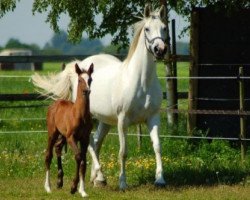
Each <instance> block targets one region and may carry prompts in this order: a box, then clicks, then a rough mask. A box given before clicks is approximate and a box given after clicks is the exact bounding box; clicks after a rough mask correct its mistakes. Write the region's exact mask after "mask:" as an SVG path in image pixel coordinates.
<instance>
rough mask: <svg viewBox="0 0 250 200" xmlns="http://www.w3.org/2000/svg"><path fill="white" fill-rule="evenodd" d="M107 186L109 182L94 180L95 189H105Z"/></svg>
mask: <svg viewBox="0 0 250 200" xmlns="http://www.w3.org/2000/svg"><path fill="white" fill-rule="evenodd" d="M106 185H107V181H106V180H103V181H99V180H94V186H95V187H105V186H106Z"/></svg>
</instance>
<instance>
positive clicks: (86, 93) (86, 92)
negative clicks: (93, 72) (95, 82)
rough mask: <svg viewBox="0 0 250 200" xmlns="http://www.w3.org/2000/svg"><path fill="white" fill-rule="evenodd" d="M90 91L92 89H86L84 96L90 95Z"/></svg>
mask: <svg viewBox="0 0 250 200" xmlns="http://www.w3.org/2000/svg"><path fill="white" fill-rule="evenodd" d="M90 92H91V90H84V91H83V92H82V94H83V95H84V96H89V94H90Z"/></svg>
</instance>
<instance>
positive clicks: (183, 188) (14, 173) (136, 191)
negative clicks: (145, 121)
mask: <svg viewBox="0 0 250 200" xmlns="http://www.w3.org/2000/svg"><path fill="white" fill-rule="evenodd" d="M60 67H61V64H59V63H46V64H45V66H44V70H43V71H42V72H39V73H44V74H47V73H52V72H58V71H60ZM188 67H189V66H188V63H178V76H188ZM164 70H165V68H164V65H163V64H159V65H158V75H159V76H165V71H164ZM32 73H33V72H30V71H24V72H20V71H19V72H13V71H1V72H0V75H19V76H24V77H22V78H0V91H1V93H32V92H35V89H34V87H33V85H32V83H31V82H30V81H29V76H30V75H31V74H32ZM26 76H27V77H26ZM160 81H161V84H162V87H163V90H164V88H165V81H164V79H160ZM187 89H188V80H186V79H184V80H183V79H182V80H180V81H178V91H187ZM50 103H51V101H50V100H46V101H29V102H28V101H19V102H17V101H12V102H2V101H1V102H0V198H1V199H22V198H24V199H81V197H80V195H79V194H75V195H71V194H70V192H69V191H70V184H71V179H72V177H73V174H74V170H75V162H74V158H73V155H72V152H71V151H70V150H69V151H68V152H67V154H64V155H63V167H64V171H65V184H64V188H63V189H60V190H58V189H57V188H56V176H57V175H56V169H57V167H56V160H54V159H53V163H52V167H51V168H52V194H46V192H45V190H44V188H43V184H44V178H45V167H44V152H45V148H46V145H47V134H46V123H45V113H46V110H47V106H48V105H49V104H50ZM178 103H179V107H181V108H187V100H185V99H184V100H179V102H178ZM166 106H167V103H166V101H165V100H164V102H163V105H162V107H165V108H166ZM31 118H32V120H31ZM161 121H162V123H161V136H162V138H161V144H162V160H163V166H164V170H165V178H166V180H167V186H166V187H164V188H155V187H154V185H153V182H154V174H155V159H154V153H153V149H152V144H151V142H150V138H149V137H143V139H142V144H141V147H140V148H138V144H137V138H136V137H135V136H128V150H129V152H128V159H127V165H126V167H127V181H128V185H129V188H128V190H127V191H126V192H120V191H119V189H118V175H119V163H118V160H117V156H118V149H119V145H118V144H119V143H118V136H117V135H116V134H109V135H108V136H107V138H106V140H105V141H104V144H103V148H102V151H101V156H100V160H101V163H102V167H103V171H104V174H105V175H106V177H107V182H108V185H107V186H106V187H104V188H94V187H93V186H92V184H91V183H89V181H88V180H89V168H88V173H87V178H86V181H87V185H86V191H87V193H88V194H89V195H90V197H89V199H118V198H119V199H249V194H250V178H249V172H250V160H249V155H250V152H249V151H248V153H247V157H246V159H245V161H241V158H240V148H239V146H238V144H237V143H231V142H228V141H218V140H214V141H211V140H210V141H207V140H191V139H189V140H185V139H170V138H166V137H164V136H165V135H170V134H174V135H187V132H186V115H185V114H180V115H179V122H178V125H176V126H174V127H169V126H168V125H167V119H166V113H164V112H162V113H161ZM136 130H137V129H136V127H131V128H129V133H136ZM142 131H143V134H147V130H146V127H145V125H143V126H142ZM111 132H112V133H116V132H117V131H116V128H113V129H112V131H111ZM195 134H197V135H200V136H203V135H204V134H205V133H203V132H202V131H197V133H195ZM88 158H89V157H88ZM88 160H89V167H90V164H91V161H90V159H88Z"/></svg>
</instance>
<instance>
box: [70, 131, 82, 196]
mask: <svg viewBox="0 0 250 200" xmlns="http://www.w3.org/2000/svg"><path fill="white" fill-rule="evenodd" d="M67 142H68V144H69V145H70V147H71V148H72V150H73V152H74V155H75V160H76V174H75V178H74V179H73V183H72V186H71V194H74V193H75V192H76V191H77V185H78V183H79V168H80V163H81V152H80V150H79V148H78V147H77V143H76V141H75V139H74V137H73V135H71V136H70V137H68V138H67Z"/></svg>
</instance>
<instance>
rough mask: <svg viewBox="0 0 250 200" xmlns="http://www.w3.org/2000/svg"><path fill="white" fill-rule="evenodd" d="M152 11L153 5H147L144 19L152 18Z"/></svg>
mask: <svg viewBox="0 0 250 200" xmlns="http://www.w3.org/2000/svg"><path fill="white" fill-rule="evenodd" d="M151 11H152V7H151V4H149V3H147V4H146V5H145V8H144V17H146V18H147V17H149V16H150V13H151Z"/></svg>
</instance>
